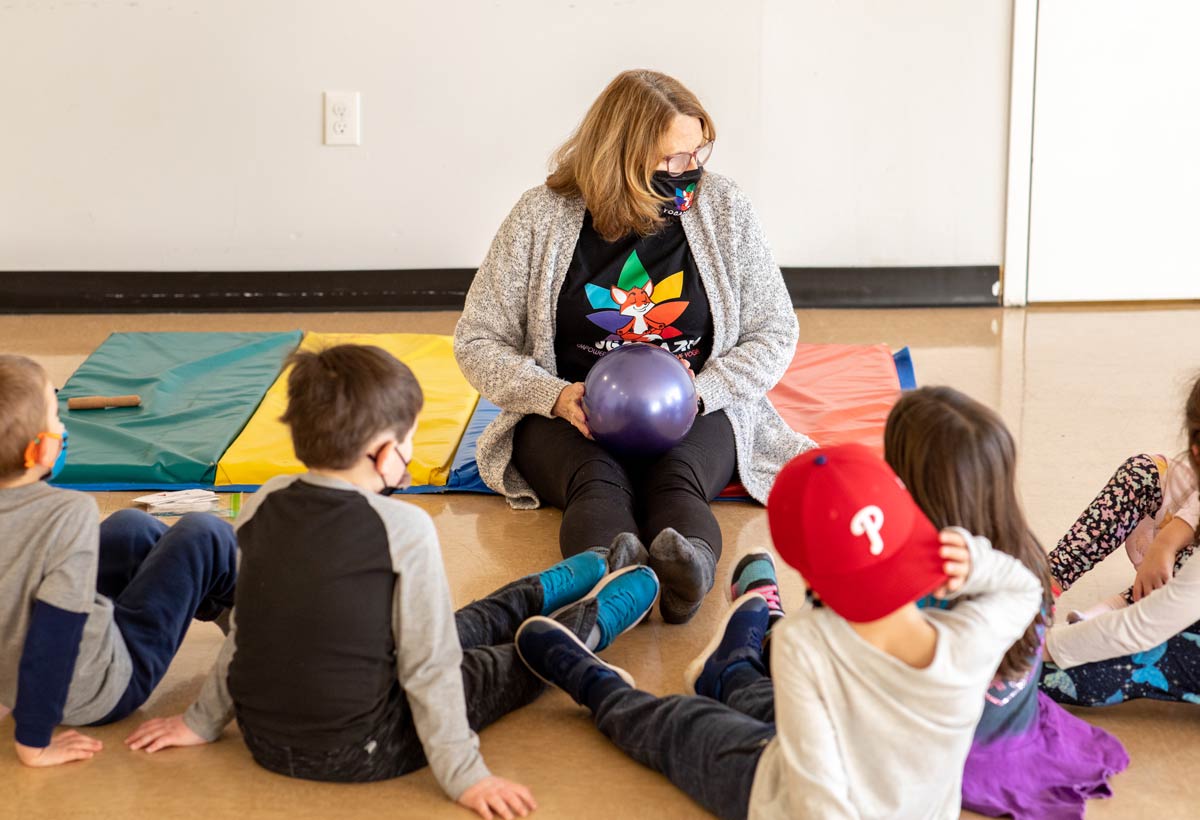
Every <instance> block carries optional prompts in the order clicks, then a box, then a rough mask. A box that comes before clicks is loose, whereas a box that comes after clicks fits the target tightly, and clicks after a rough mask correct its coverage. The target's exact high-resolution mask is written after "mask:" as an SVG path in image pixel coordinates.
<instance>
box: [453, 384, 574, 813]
mask: <svg viewBox="0 0 1200 820" xmlns="http://www.w3.org/2000/svg"><path fill="white" fill-rule="evenodd" d="M582 386H583V385H580V387H582ZM458 804H459V805H460V806H465V807H466V808H468V809H470V810H471V811H473V812H475V813H476V814H478V815H479V816H480V817H482V818H483V820H492V818H493V817H503V818H504V820H513V818H514V817H528V816H529V812H531V811H533V810H534V809H536V808H537V803H536V802H534V799H533V795H532V794H530V792H529V789H527V788H525V787H524V786H522V785H521V784H520V783H513V782H512V781H511V780H505V779H504V778H503V777H496V776H495V775H491V776H490V777H485V778H484V779H483V780H480V781H479V782H478V783H476V784H475V785H474V786H472V787H471V788H469V789H467V790H466V791H465V792H463V793H462V796H461V797H459V798H458Z"/></svg>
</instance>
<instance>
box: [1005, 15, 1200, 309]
mask: <svg viewBox="0 0 1200 820" xmlns="http://www.w3.org/2000/svg"><path fill="white" fill-rule="evenodd" d="M1037 5H1038V19H1037V64H1036V65H1037V67H1036V97H1035V103H1034V119H1033V163H1032V183H1031V191H1030V199H1029V202H1030V214H1029V283H1028V288H1029V290H1028V296H1029V301H1030V302H1056V301H1099V300H1119V299H1129V300H1143V299H1197V298H1200V248H1198V247H1197V236H1198V234H1200V48H1198V47H1197V45H1196V42H1197V34H1198V33H1200V3H1197V2H1195V0H1041V2H1039V3H1038V4H1037ZM1011 171H1012V169H1010V172H1011Z"/></svg>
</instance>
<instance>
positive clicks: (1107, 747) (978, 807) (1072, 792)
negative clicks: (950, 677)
mask: <svg viewBox="0 0 1200 820" xmlns="http://www.w3.org/2000/svg"><path fill="white" fill-rule="evenodd" d="M1128 765H1129V755H1128V754H1127V753H1126V752H1125V747H1124V746H1122V745H1121V741H1119V740H1117V739H1116V738H1115V737H1113V736H1112V735H1110V734H1109V733H1108V732H1106V731H1104V730H1103V729H1099V728H1097V727H1095V726H1092V725H1091V724H1089V723H1087V722H1085V721H1083V720H1080V719H1079V718H1077V717H1075V716H1074V715H1072V714H1071V713H1070V712H1068V711H1067V710H1065V709H1063V708H1062V707H1061V706H1059V705H1058V704H1057V703H1055V702H1054V701H1052V700H1051V699H1050V698H1049V697H1047V696H1046V695H1045V694H1044V693H1043V692H1040V691H1039V692H1038V716H1037V720H1036V721H1035V722H1034V723H1033V724H1032V725H1030V727H1029V729H1028V730H1027V731H1026V732H1023V733H1022V734H1020V735H1016V736H1013V737H1006V738H1000V739H998V740H995V741H993V742H992V743H987V744H978V743H977V744H975V745H973V746H972V747H971V753H970V755H968V756H967V764H966V767H965V768H964V769H963V789H962V792H963V794H962V796H963V800H962V803H963V808H966V809H970V810H971V811H976V812H979V813H980V814H986V815H989V816H992V817H1001V816H1003V815H1006V814H1011V815H1012V816H1013V817H1014V818H1016V820H1022V818H1028V820H1034V819H1035V818H1036V820H1082V818H1083V814H1084V807H1085V805H1086V804H1087V801H1088V800H1089V799H1091V798H1093V797H1111V796H1112V789H1110V788H1109V785H1108V779H1109V778H1110V777H1112V776H1113V775H1114V774H1117V773H1118V772H1121V771H1124V770H1125V767H1127V766H1128Z"/></svg>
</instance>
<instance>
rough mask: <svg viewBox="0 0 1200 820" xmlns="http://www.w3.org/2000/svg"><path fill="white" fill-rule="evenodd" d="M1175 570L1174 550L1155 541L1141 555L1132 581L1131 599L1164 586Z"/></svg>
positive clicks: (1142, 596) (1144, 595)
mask: <svg viewBox="0 0 1200 820" xmlns="http://www.w3.org/2000/svg"><path fill="white" fill-rule="evenodd" d="M1174 572H1175V550H1173V549H1171V548H1170V547H1169V546H1164V545H1161V544H1159V543H1158V542H1157V541H1156V542H1155V543H1153V544H1151V545H1150V549H1148V550H1146V554H1145V555H1144V556H1143V557H1142V563H1141V565H1140V566H1139V567H1138V570H1137V577H1136V578H1135V579H1134V581H1133V600H1135V601H1140V600H1142V598H1145V597H1146V596H1147V595H1149V594H1150V593H1151V592H1153V591H1154V590H1156V589H1158V588H1159V587H1161V586H1166V583H1167V581H1170V580H1171V576H1172V575H1173V574H1174Z"/></svg>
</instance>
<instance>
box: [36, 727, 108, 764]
mask: <svg viewBox="0 0 1200 820" xmlns="http://www.w3.org/2000/svg"><path fill="white" fill-rule="evenodd" d="M16 746H17V759H18V760H20V761H21V762H22V763H24V764H25V765H26V766H31V767H33V768H35V769H40V768H45V767H47V766H58V765H61V764H63V763H70V762H72V761H74V760H90V759H91V758H93V757H95V755H96V752H98V751H100V750H101V749H103V748H104V744H103V743H101V742H100V741H98V740H96V739H95V738H91V737H88V736H87V735H83V734H80V733H79V732H77V731H75V730H74V729H68V730H67V731H65V732H59V733H58V734H56V735H55V736H54V737H53V738H52V739H51V741H50V745H49V746H46V747H45V748H43V749H38V748H35V747H33V746H22V745H21V744H20V743H18V744H16Z"/></svg>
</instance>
